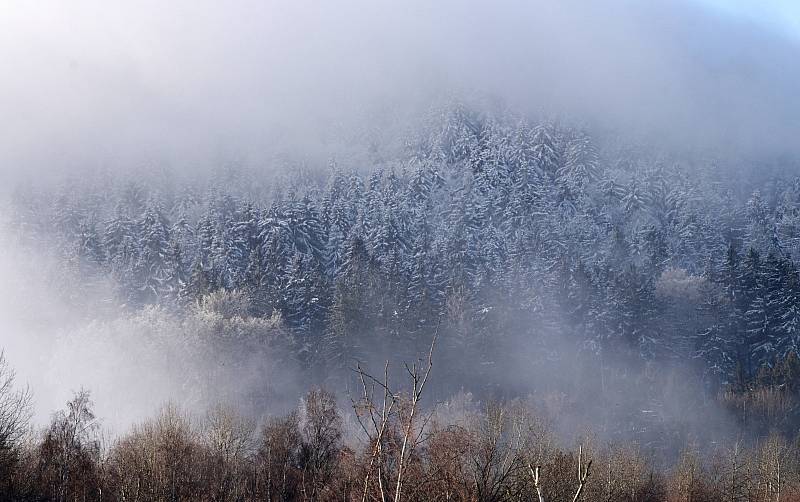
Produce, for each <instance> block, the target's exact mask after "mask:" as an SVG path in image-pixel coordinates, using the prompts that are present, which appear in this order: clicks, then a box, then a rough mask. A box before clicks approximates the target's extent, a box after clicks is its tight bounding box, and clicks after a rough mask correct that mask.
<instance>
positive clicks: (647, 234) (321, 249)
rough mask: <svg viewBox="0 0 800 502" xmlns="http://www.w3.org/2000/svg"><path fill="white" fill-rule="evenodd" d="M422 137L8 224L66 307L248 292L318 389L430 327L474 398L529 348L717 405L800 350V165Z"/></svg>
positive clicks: (153, 185) (99, 191) (494, 125)
mask: <svg viewBox="0 0 800 502" xmlns="http://www.w3.org/2000/svg"><path fill="white" fill-rule="evenodd" d="M431 117H432V118H431V119H430V120H428V121H427V122H426V123H425V125H424V126H423V127H421V128H420V129H418V130H416V131H414V133H413V134H409V135H408V137H407V138H406V141H405V147H404V149H403V150H402V152H400V153H398V154H396V155H395V156H394V157H393V158H389V159H386V158H378V159H376V160H375V161H374V164H373V165H341V164H340V163H337V162H336V161H335V160H334V161H332V162H331V163H330V165H329V166H327V168H326V167H324V166H323V167H322V168H316V169H315V168H314V166H307V167H306V168H305V169H300V170H298V169H294V170H293V171H292V174H284V175H280V174H274V171H273V174H271V175H270V174H263V173H259V171H258V170H255V169H252V170H248V169H226V170H222V171H219V172H218V173H217V174H215V175H214V176H211V177H210V178H209V179H204V180H202V181H196V180H195V181H191V180H190V181H188V182H187V181H185V180H183V181H180V182H179V181H175V180H170V179H169V176H168V175H163V174H162V175H161V176H150V177H149V178H145V179H142V180H116V179H113V178H110V177H105V178H104V177H102V176H97V177H96V179H93V180H90V181H89V182H88V183H87V182H85V180H68V181H67V182H65V183H62V184H61V185H60V186H59V187H58V188H56V189H53V190H49V191H47V190H45V191H43V190H33V189H30V190H24V189H21V190H19V191H18V192H17V197H16V199H15V204H14V206H13V209H12V210H13V216H12V218H11V226H12V227H13V228H15V229H16V235H18V236H19V238H20V239H21V240H22V241H23V242H25V243H27V245H30V246H46V247H53V246H56V247H57V249H58V250H57V253H58V256H59V257H60V259H61V260H63V263H64V265H65V266H67V267H69V268H70V269H71V270H73V271H74V274H75V277H78V278H79V282H78V283H77V284H73V285H72V286H71V287H73V288H78V289H80V288H91V287H92V282H93V281H95V280H97V279H98V277H101V276H102V277H105V276H110V277H111V278H113V281H114V284H116V292H117V295H118V298H119V299H121V301H123V302H124V303H125V305H127V307H128V308H129V309H131V310H137V309H141V308H143V307H145V306H148V305H161V306H165V307H167V308H169V309H173V310H174V311H176V312H181V311H182V310H185V309H186V306H187V305H192V304H195V303H196V302H198V301H200V300H202V299H203V298H204V297H205V296H206V295H208V294H210V293H212V292H215V291H220V290H222V291H229V292H237V295H238V296H237V298H238V300H239V301H240V304H241V305H244V306H245V307H244V308H246V310H247V315H248V316H251V317H253V318H264V317H267V318H272V317H273V316H276V315H277V316H279V318H280V322H281V323H282V326H283V327H285V329H286V330H287V332H288V333H289V337H290V340H289V342H288V344H289V346H290V352H291V356H292V357H293V358H295V359H296V360H297V361H299V362H300V363H301V365H302V367H304V368H307V369H308V370H309V371H310V372H313V373H314V374H316V375H317V378H319V379H321V381H325V379H327V378H332V377H334V376H335V375H336V374H337V371H338V370H339V369H347V368H349V367H351V366H352V363H353V361H355V360H365V359H369V358H370V356H371V355H373V354H376V353H380V354H392V355H393V357H396V358H397V359H408V358H409V357H411V356H412V355H414V354H417V353H418V352H419V351H421V350H423V351H424V350H425V347H427V344H428V343H429V342H430V337H431V334H432V333H433V332H434V330H435V329H436V328H437V326H438V329H439V331H440V333H441V340H440V342H441V343H440V349H439V350H440V351H441V353H442V357H445V358H447V357H452V358H453V360H454V361H455V360H458V361H462V363H460V364H457V365H452V367H449V370H452V371H453V372H456V373H457V372H459V371H465V372H466V373H465V375H463V376H464V377H466V376H467V375H471V376H475V374H476V373H475V372H476V371H477V372H478V373H480V380H481V385H484V386H485V385H489V384H490V383H491V381H492V379H493V378H494V377H495V376H499V375H493V373H495V372H497V370H498V369H499V372H500V373H502V372H504V371H506V370H507V368H508V366H507V364H506V363H505V362H504V361H507V360H509V358H511V359H514V354H518V353H519V349H515V347H521V346H524V347H526V348H527V349H530V350H525V351H524V352H525V355H526V356H528V355H530V354H538V355H539V357H541V358H543V359H546V358H548V357H551V355H552V354H551V353H557V352H559V351H563V350H564V349H565V348H567V347H569V349H568V350H570V351H571V350H573V349H574V350H577V351H580V352H582V353H586V354H606V355H607V357H613V358H620V357H624V358H625V360H626V361H627V362H628V363H634V362H636V361H638V362H639V363H641V364H645V363H646V362H650V361H664V360H676V361H680V362H681V363H685V362H686V361H695V362H697V369H698V370H699V372H700V373H699V374H700V375H701V376H702V378H703V379H704V381H706V382H707V383H708V384H709V385H711V386H712V387H714V388H719V387H718V386H720V385H722V386H725V385H734V384H738V385H742V384H743V383H744V382H746V381H749V380H752V379H753V378H754V377H756V376H757V375H758V374H759V372H760V371H762V370H766V369H769V368H772V367H774V366H775V364H776V363H778V362H780V361H782V360H784V359H785V358H786V357H787V356H788V355H789V354H791V353H792V352H794V351H796V350H797V346H798V343H799V342H800V282H799V281H798V272H797V268H796V261H797V259H798V257H800V177H797V176H796V171H795V170H793V168H795V167H796V166H794V165H792V164H784V165H780V164H777V167H776V164H775V163H771V164H769V165H763V166H750V165H747V166H746V167H747V169H746V170H743V169H741V165H740V166H738V167H739V168H740V169H739V170H737V166H735V165H733V166H728V165H720V162H724V161H723V160H716V159H712V158H705V157H704V158H700V159H698V158H692V157H690V156H687V155H683V156H675V155H673V156H668V155H666V154H660V153H659V154H656V153H653V149H652V148H648V147H646V146H643V145H628V144H626V143H624V138H622V139H620V138H608V137H606V138H603V139H595V138H593V137H592V136H590V135H589V134H588V133H587V132H584V131H583V130H581V129H579V128H573V127H569V126H565V125H558V124H553V123H542V124H536V123H530V122H527V121H525V120H520V119H519V118H517V117H512V116H508V115H506V114H501V113H495V114H484V113H477V112H473V111H471V110H470V109H468V108H466V107H464V106H451V107H448V108H446V109H437V110H436V112H435V113H431ZM375 157H378V155H375ZM687 159H689V160H687ZM740 162H744V161H740ZM758 168H761V169H762V171H763V174H762V175H752V174H751V175H749V176H747V177H744V176H740V175H739V174H737V173H739V172H754V171H757V170H758ZM791 173H795V175H791ZM53 236H57V238H56V239H54V238H53ZM242 301H244V302H243V303H242ZM510 354H511V355H510ZM529 362H530V364H533V362H534V361H533V360H532V361H529ZM526 363H527V361H526ZM515 364H518V361H517V362H515ZM467 368H470V369H467ZM472 368H478V370H474V369H472Z"/></svg>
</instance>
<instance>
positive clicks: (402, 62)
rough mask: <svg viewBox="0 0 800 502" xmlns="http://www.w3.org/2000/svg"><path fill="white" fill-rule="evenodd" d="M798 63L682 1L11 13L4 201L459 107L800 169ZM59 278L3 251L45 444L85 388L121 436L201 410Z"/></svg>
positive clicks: (333, 143) (123, 322)
mask: <svg viewBox="0 0 800 502" xmlns="http://www.w3.org/2000/svg"><path fill="white" fill-rule="evenodd" d="M797 61H800V50H799V49H798V46H797V45H796V44H795V42H792V41H790V40H788V39H784V38H782V37H781V36H779V35H777V34H773V33H770V32H768V31H765V30H764V29H763V28H761V27H759V26H757V25H755V24H750V23H748V22H746V21H742V20H740V19H739V20H737V19H734V18H725V17H720V16H716V15H713V14H711V13H709V12H706V11H704V10H702V9H701V8H700V7H698V6H696V5H694V4H688V3H682V2H679V1H666V0H664V1H653V2H635V1H623V0H609V1H579V0H557V1H553V0H549V1H539V0H534V1H523V0H495V1H484V2H480V1H473V0H465V1H456V0H441V1H423V0H409V1H402V2H401V1H388V0H372V1H367V0H364V1H355V0H343V1H335V2H334V1H309V0H292V1H252V2H250V1H243V0H235V1H234V0H231V1H227V2H211V1H204V0H192V1H188V0H175V1H171V2H160V1H152V0H151V1H140V2H106V1H100V0H75V1H71V2H59V1H44V0H42V1H36V2H29V1H23V0H19V1H16V0H6V1H4V2H1V3H0V62H2V72H0V110H2V111H3V119H2V120H1V121H0V191H3V190H5V189H9V188H11V187H12V186H13V183H15V182H16V181H19V180H22V179H30V180H33V181H34V182H37V183H41V182H45V181H47V180H48V179H50V178H55V177H59V176H61V175H63V174H67V173H73V172H76V171H79V170H81V169H97V168H101V169H108V170H109V171H111V172H122V173H126V174H131V173H135V172H138V171H139V170H142V169H152V168H153V167H154V166H157V167H158V168H161V167H164V168H167V169H174V170H177V171H179V172H180V173H182V174H183V175H188V176H191V174H192V173H193V172H195V170H196V169H202V168H206V167H209V166H216V165H219V164H225V163H248V164H250V165H251V166H256V167H259V168H264V169H270V168H271V164H270V159H271V158H272V157H273V155H274V154H275V153H276V152H280V151H282V150H288V151H291V152H293V153H296V154H299V155H302V156H305V157H307V158H310V159H313V160H319V161H321V162H325V161H326V160H327V158H329V157H330V156H331V155H334V154H336V153H337V152H339V151H341V150H346V149H347V148H348V144H347V143H348V138H350V137H352V136H353V135H358V134H361V133H363V132H364V131H365V130H370V129H372V128H375V129H383V130H384V131H389V132H390V133H391V132H396V131H397V130H399V129H401V128H402V125H403V124H405V123H407V121H409V120H413V118H414V117H416V116H417V115H418V114H419V113H421V111H422V110H424V109H425V108H426V107H427V106H428V105H430V104H431V103H432V102H436V101H437V100H440V99H448V98H450V97H453V96H455V97H457V98H463V97H465V96H467V97H469V96H476V95H477V96H481V97H482V99H483V98H485V97H486V96H489V97H496V98H498V99H499V100H501V101H502V102H503V103H505V105H508V106H510V107H512V108H513V109H515V110H517V111H520V112H523V113H532V114H539V115H547V116H554V115H555V116H566V117H569V118H570V119H572V120H578V121H582V122H585V123H587V124H590V125H592V126H595V127H599V128H603V129H604V130H607V129H614V130H619V131H623V132H624V134H641V135H643V136H645V137H647V138H648V139H650V140H652V141H658V142H663V143H664V144H666V145H673V146H677V147H680V148H690V149H701V150H704V151H708V152H710V153H712V154H721V153H725V152H728V153H730V154H732V155H748V156H750V155H759V154H765V155H780V154H785V153H789V154H796V153H798V142H797V138H798V137H800V97H798V96H799V94H798V92H797V89H800V65H798V64H797ZM383 137H391V134H383ZM354 167H358V166H354ZM47 263H48V261H47V260H46V258H45V257H43V256H30V255H23V254H21V252H20V250H19V249H18V248H17V247H16V246H15V245H14V243H13V242H9V241H8V240H7V239H4V238H3V235H1V234H0V319H2V321H0V346H2V347H4V348H5V349H6V351H7V355H8V357H9V359H10V362H11V364H12V365H13V366H15V367H16V369H17V370H18V373H19V375H20V379H21V380H22V381H28V382H30V383H31V385H32V386H33V387H34V391H35V394H36V405H37V418H38V421H39V422H40V423H41V422H44V421H45V420H46V418H47V414H49V413H50V411H52V410H53V409H56V408H58V407H61V406H62V405H63V403H64V402H65V401H66V400H67V399H68V398H69V397H70V395H71V392H72V391H74V390H78V389H79V388H80V387H81V386H86V387H89V388H92V389H93V391H94V392H95V398H96V401H97V404H98V414H99V415H100V416H104V417H109V418H108V420H110V421H111V422H112V423H116V424H119V425H124V424H125V423H126V420H133V419H139V418H142V417H144V416H148V415H150V414H151V413H152V411H153V409H154V408H155V407H156V406H158V405H159V404H160V403H161V402H162V401H163V400H164V399H168V398H174V397H175V396H176V395H180V394H181V393H182V392H183V391H184V390H185V388H184V387H181V386H180V385H178V384H177V383H176V380H175V377H176V375H175V371H174V369H171V368H169V365H167V364H157V365H144V364H143V362H142V360H141V359H138V357H139V356H142V354H140V353H137V352H136V350H133V347H132V346H130V345H122V346H120V345H113V343H114V342H110V341H108V340H105V339H100V338H98V337H97V336H95V335H96V334H97V333H100V332H105V331H103V330H106V331H110V332H115V330H116V332H120V331H125V329H127V328H126V326H131V328H130V329H134V328H136V329H140V328H141V326H140V325H137V324H136V322H138V321H136V320H135V319H134V320H130V319H127V318H122V319H113V318H112V319H110V320H109V321H108V322H109V323H111V324H94V325H85V324H81V322H79V321H78V319H80V318H82V316H75V315H73V314H74V313H73V312H71V311H70V309H71V308H72V307H73V305H69V306H68V305H67V304H65V303H64V302H62V300H61V298H60V297H59V295H58V294H56V292H53V291H50V290H49V284H51V283H52V282H55V281H51V279H50V278H49V277H48V274H52V273H56V272H57V271H58V265H57V264H50V265H47ZM43 264H45V265H44V266H43ZM103 287H104V286H102V285H101V286H99V287H98V291H97V296H98V297H97V298H89V299H86V300H85V303H86V304H87V305H99V304H102V302H103V298H105V297H111V294H110V293H109V294H107V295H106V294H105V293H104V290H103ZM97 322H99V323H102V322H104V321H102V320H101V321H97ZM114 323H116V324H114ZM109 326H111V327H109ZM67 334H69V336H67ZM123 338H124V337H123ZM76 340H80V343H78V342H76ZM139 370H141V371H143V372H144V373H139ZM115 386H116V387H115ZM119 389H125V392H124V393H120V392H119ZM125 406H127V408H124V407H125ZM121 407H123V408H121ZM131 410H133V411H134V412H135V413H133V414H132V415H128V416H127V417H126V418H119V417H120V415H122V414H123V413H127V412H129V411H131ZM115 417H116V418H115Z"/></svg>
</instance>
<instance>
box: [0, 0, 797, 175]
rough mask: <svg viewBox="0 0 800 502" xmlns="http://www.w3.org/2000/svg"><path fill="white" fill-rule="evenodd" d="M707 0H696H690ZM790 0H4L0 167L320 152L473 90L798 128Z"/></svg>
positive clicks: (736, 140)
mask: <svg viewBox="0 0 800 502" xmlns="http://www.w3.org/2000/svg"><path fill="white" fill-rule="evenodd" d="M701 1H702V2H703V3H701V4H700V3H697V2H701ZM797 10H798V8H797V7H793V6H792V5H791V3H790V2H789V1H787V0H772V1H771V2H766V3H765V2H755V1H753V2H745V1H744V0H730V1H725V0H685V1H684V0H653V1H647V2H643V1H637V0H600V1H588V0H562V1H559V2H553V1H550V0H548V1H544V0H496V1H493V2H483V1H478V0H441V1H437V2H428V1H423V0H407V1H404V2H396V1H392V0H371V1H367V0H339V1H337V2H317V1H312V0H294V1H289V0H268V1H254V0H231V1H229V2H212V1H209V0H194V1H189V0H174V1H171V2H168V3H164V2H158V1H154V0H142V1H139V2H130V3H128V2H105V1H102V0H74V1H71V2H64V1H59V0H41V1H37V2H28V1H24V0H6V1H4V2H0V60H2V61H3V66H4V67H3V72H2V74H0V109H2V110H3V111H4V115H5V117H6V119H5V120H3V121H1V122H0V174H5V175H7V176H10V175H17V176H19V175H23V176H34V177H35V178H37V179H41V178H42V177H48V176H50V175H57V174H61V173H65V172H72V171H74V170H77V169H81V168H98V167H99V168H104V169H112V170H113V169H116V170H123V171H131V170H133V171H134V172H135V170H136V169H140V168H142V167H143V166H153V165H159V166H165V167H175V168H180V169H184V170H191V169H192V168H194V167H195V166H200V165H214V164H220V163H225V162H245V163H252V164H256V165H265V166H267V165H268V164H269V162H270V161H269V159H271V158H272V156H273V155H274V153H275V150H276V149H288V150H291V151H296V152H301V153H302V154H303V155H307V156H310V157H311V158H313V159H320V160H324V159H325V158H328V157H330V154H331V151H335V150H336V149H341V147H342V143H347V142H348V141H350V140H351V139H352V138H353V137H355V136H357V135H358V134H360V133H363V131H364V130H369V129H378V128H382V127H393V126H396V124H401V123H404V121H403V120H404V119H405V118H407V117H409V116H414V115H415V114H417V115H419V113H420V110H423V109H425V107H426V106H427V105H429V104H430V103H431V102H433V101H434V100H436V99H445V98H452V97H460V96H464V95H472V94H480V95H485V96H492V97H497V98H499V99H500V100H503V101H504V102H506V103H507V104H508V105H509V106H510V107H512V108H514V109H515V110H517V111H519V112H521V113H531V114H539V115H542V114H548V115H553V114H556V115H563V116H568V117H571V118H572V119H574V120H577V121H584V122H590V123H600V124H601V125H603V126H610V127H613V128H618V129H619V130H620V131H621V133H620V134H622V135H625V134H633V133H643V134H648V135H649V137H651V138H653V137H657V138H660V139H663V140H664V141H667V142H671V143H672V144H674V145H678V146H690V147H692V148H695V149H697V148H699V149H707V150H708V151H710V152H719V151H732V152H737V153H738V152H744V153H748V154H753V153H756V154H758V153H764V152H766V153H770V154H778V153H783V152H784V151H787V150H788V151H792V152H795V151H796V150H797V148H798V145H797V141H796V138H797V136H798V134H800V118H799V117H800V102H799V101H798V99H799V98H798V93H797V92H796V89H797V88H800V68H798V65H797V63H796V62H797V61H798V60H800V54H799V53H798V44H795V43H794V42H793V41H791V40H793V39H790V38H788V37H786V36H785V34H786V33H787V32H788V31H789V30H790V27H791V26H793V25H794V26H796V25H797V19H798V17H797Z"/></svg>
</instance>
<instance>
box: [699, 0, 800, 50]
mask: <svg viewBox="0 0 800 502" xmlns="http://www.w3.org/2000/svg"><path fill="white" fill-rule="evenodd" d="M696 1H697V2H699V3H700V4H702V5H705V6H706V7H710V8H711V9H714V10H717V11H720V12H724V13H726V14H728V15H732V16H737V17H740V18H743V19H748V20H751V21H753V22H755V23H759V24H762V25H763V26H764V27H765V28H766V29H769V30H774V31H775V32H777V33H780V34H783V35H785V36H787V37H789V38H793V39H795V40H797V41H798V42H800V2H797V1H796V0H696Z"/></svg>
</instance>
